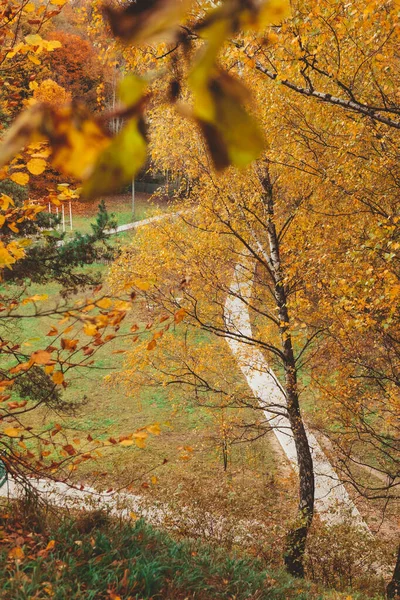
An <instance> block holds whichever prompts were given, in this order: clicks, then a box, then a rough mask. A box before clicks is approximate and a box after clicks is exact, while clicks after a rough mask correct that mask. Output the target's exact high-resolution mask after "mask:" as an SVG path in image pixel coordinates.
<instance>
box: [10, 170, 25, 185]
mask: <svg viewBox="0 0 400 600" xmlns="http://www.w3.org/2000/svg"><path fill="white" fill-rule="evenodd" d="M10 179H12V181H14V183H18V185H26V184H27V183H28V181H29V175H28V173H21V171H18V172H17V173H11V175H10Z"/></svg>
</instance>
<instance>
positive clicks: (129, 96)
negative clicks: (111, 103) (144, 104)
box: [118, 73, 147, 106]
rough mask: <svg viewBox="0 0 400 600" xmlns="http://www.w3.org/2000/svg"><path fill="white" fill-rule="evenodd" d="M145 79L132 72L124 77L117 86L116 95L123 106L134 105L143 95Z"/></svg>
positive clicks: (145, 85)
mask: <svg viewBox="0 0 400 600" xmlns="http://www.w3.org/2000/svg"><path fill="white" fill-rule="evenodd" d="M146 88H147V81H145V80H144V79H142V78H141V77H138V76H137V75H134V74H133V73H131V74H129V75H127V76H126V77H124V79H123V80H122V81H121V82H120V83H119V86H118V96H119V98H120V100H121V102H123V104H125V106H134V105H135V104H137V103H138V102H139V100H140V99H141V98H142V97H143V95H144V92H145V90H146Z"/></svg>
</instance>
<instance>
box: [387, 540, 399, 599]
mask: <svg viewBox="0 0 400 600" xmlns="http://www.w3.org/2000/svg"><path fill="white" fill-rule="evenodd" d="M386 595H387V597H388V598H389V599H390V600H392V599H393V598H400V544H399V548H398V551H397V561H396V566H395V568H394V571H393V577H392V581H391V582H390V583H389V584H388V586H387V588H386Z"/></svg>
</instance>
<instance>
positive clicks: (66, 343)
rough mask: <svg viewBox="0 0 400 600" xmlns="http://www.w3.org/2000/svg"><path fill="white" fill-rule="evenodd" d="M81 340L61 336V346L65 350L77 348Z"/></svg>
mask: <svg viewBox="0 0 400 600" xmlns="http://www.w3.org/2000/svg"><path fill="white" fill-rule="evenodd" d="M78 342H79V340H70V339H68V338H61V348H62V349H63V350H76V347H77V345H78Z"/></svg>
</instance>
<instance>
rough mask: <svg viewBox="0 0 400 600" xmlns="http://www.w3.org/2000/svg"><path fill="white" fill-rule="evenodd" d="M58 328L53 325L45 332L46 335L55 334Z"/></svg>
mask: <svg viewBox="0 0 400 600" xmlns="http://www.w3.org/2000/svg"><path fill="white" fill-rule="evenodd" d="M57 333H58V330H57V329H56V328H55V327H51V328H50V331H49V332H48V333H46V335H49V336H52V335H57Z"/></svg>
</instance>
